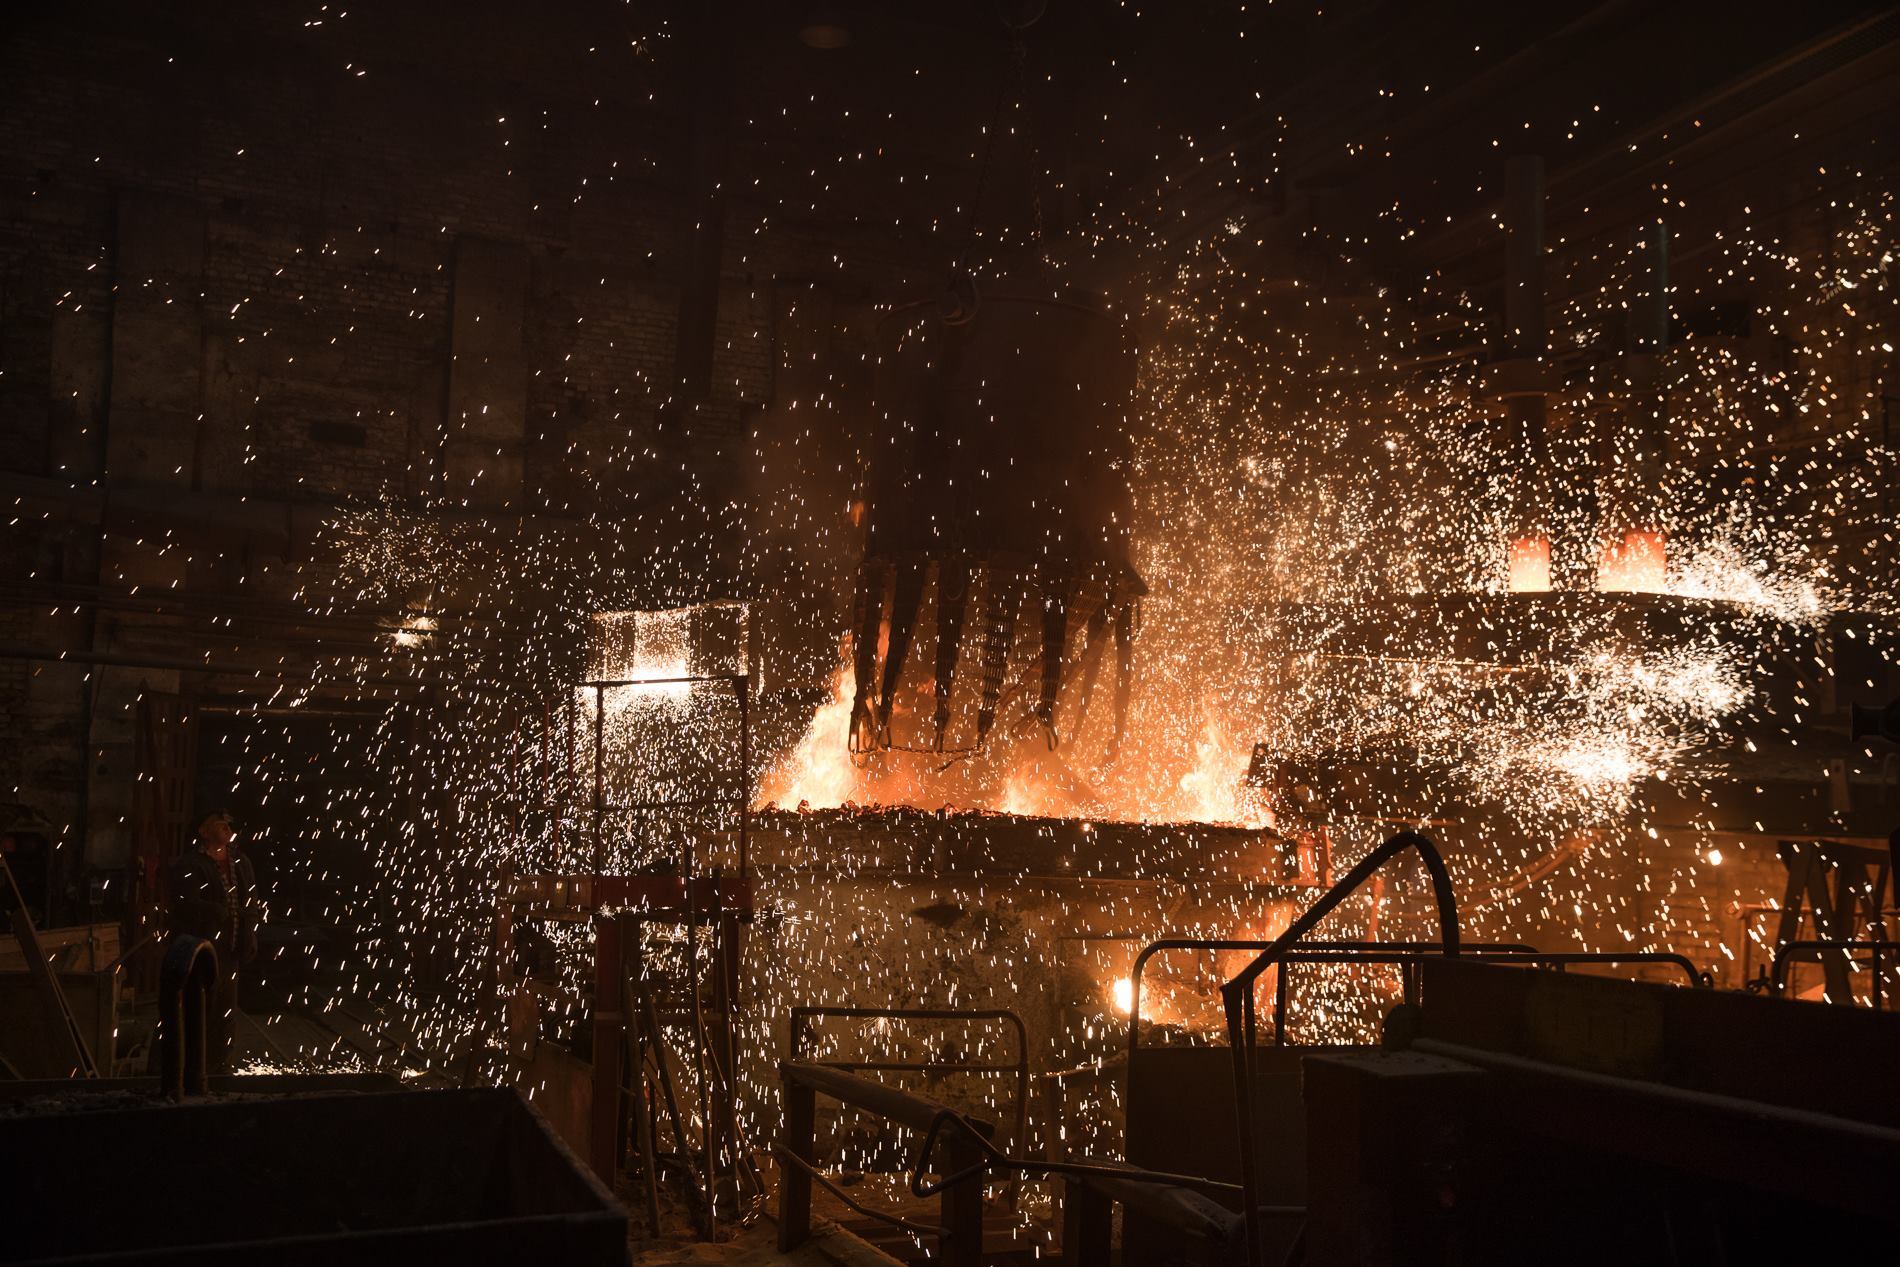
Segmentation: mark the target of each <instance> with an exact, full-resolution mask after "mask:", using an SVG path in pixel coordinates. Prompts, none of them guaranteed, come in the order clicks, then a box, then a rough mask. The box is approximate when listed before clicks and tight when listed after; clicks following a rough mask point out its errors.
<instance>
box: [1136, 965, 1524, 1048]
mask: <svg viewBox="0 0 1900 1267" xmlns="http://www.w3.org/2000/svg"><path fill="white" fill-rule="evenodd" d="M1272 945H1273V943H1272V942H1270V941H1260V940H1254V939H1242V940H1233V939H1229V938H1223V937H1163V938H1161V939H1160V940H1159V941H1152V942H1149V943H1148V944H1147V945H1146V946H1143V947H1142V948H1141V951H1140V953H1139V954H1137V955H1136V956H1135V965H1134V967H1133V968H1131V969H1130V970H1129V973H1128V987H1129V990H1128V1050H1129V1051H1135V1050H1136V1049H1137V1048H1139V1046H1140V1034H1141V975H1142V972H1143V971H1144V970H1145V969H1146V968H1147V966H1148V960H1150V959H1152V958H1153V957H1154V956H1155V955H1157V954H1160V953H1162V952H1164V951H1169V950H1266V949H1268V948H1270V947H1271V946H1272ZM1438 947H1439V943H1438V942H1421V941H1309V942H1305V943H1303V944H1302V945H1301V946H1300V949H1299V951H1298V952H1296V953H1295V954H1290V955H1289V958H1291V959H1295V960H1296V961H1305V960H1308V959H1310V960H1312V961H1314V962H1318V961H1319V960H1320V959H1321V957H1322V955H1327V956H1331V955H1338V956H1339V957H1340V958H1341V959H1342V960H1343V961H1344V962H1348V963H1351V962H1358V961H1357V960H1355V959H1354V958H1353V957H1352V955H1351V953H1350V952H1356V951H1408V950H1409V951H1420V952H1422V951H1427V950H1433V949H1437V948H1438ZM1465 949H1466V950H1467V951H1479V952H1491V951H1503V950H1508V951H1529V952H1535V951H1536V950H1537V947H1535V946H1530V945H1526V944H1525V943H1523V942H1518V941H1474V942H1466V943H1465ZM1380 962H1386V961H1383V960H1382V961H1380ZM1391 962H1399V960H1393V961H1391Z"/></svg>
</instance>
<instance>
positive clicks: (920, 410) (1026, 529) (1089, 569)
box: [852, 295, 1142, 750]
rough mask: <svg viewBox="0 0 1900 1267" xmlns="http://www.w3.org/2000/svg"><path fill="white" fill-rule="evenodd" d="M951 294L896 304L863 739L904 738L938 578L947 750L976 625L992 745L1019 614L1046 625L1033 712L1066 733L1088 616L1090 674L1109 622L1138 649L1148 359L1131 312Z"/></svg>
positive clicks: (858, 628)
mask: <svg viewBox="0 0 1900 1267" xmlns="http://www.w3.org/2000/svg"><path fill="white" fill-rule="evenodd" d="M946 307H947V306H946V305H942V304H937V303H929V304H916V305H911V306H908V307H902V308H898V309H895V310H893V311H892V312H891V313H890V314H889V315H888V316H887V318H886V319H885V323H884V327H883V337H882V338H881V340H880V343H881V345H882V349H883V351H882V355H881V358H880V361H879V364H878V367H877V392H876V414H875V416H876V419H877V430H876V433H875V435H874V438H873V443H872V445H871V448H870V451H869V453H868V454H867V458H868V471H867V487H866V511H865V534H866V541H865V556H864V566H863V570H862V572H861V573H860V577H859V582H858V596H857V619H856V622H855V624H854V638H855V639H856V653H855V666H856V670H857V693H856V707H855V708H854V710H853V729H852V742H853V746H854V747H855V748H858V749H860V750H862V749H866V748H879V747H889V746H890V745H891V736H890V733H889V724H890V709H891V702H892V696H893V694H894V692H895V689H896V685H897V680H898V677H899V675H900V673H901V672H902V669H903V664H904V660H905V657H906V655H907V654H908V652H909V649H910V642H911V636H912V634H913V632H914V631H915V629H916V626H917V618H918V614H919V606H920V604H921V602H922V600H923V597H924V594H925V592H926V589H927V588H928V587H929V586H928V582H930V581H932V580H934V581H935V593H936V596H937V604H938V606H937V627H938V631H939V637H938V646H937V656H936V664H935V671H934V673H935V692H936V718H935V739H934V742H935V746H936V747H937V748H938V749H939V750H941V749H942V746H943V741H944V740H943V734H944V729H945V726H946V723H947V718H948V715H949V707H950V695H951V691H952V689H953V685H954V682H955V680H956V678H957V661H958V645H959V642H960V641H961V638H962V636H963V634H964V632H965V630H966V628H967V629H969V630H970V631H971V632H973V633H976V634H977V636H978V638H979V640H980V645H981V650H982V661H983V662H982V665H981V674H982V679H983V692H984V695H983V705H984V706H983V708H982V710H981V713H980V716H979V723H978V741H979V742H981V740H982V739H983V738H984V737H985V736H987V734H988V731H989V728H990V726H991V725H992V724H993V722H994V720H995V713H996V704H997V698H996V697H997V694H998V693H999V691H1000V688H1001V683H1002V678H1003V675H1004V672H1005V670H1006V667H1007V657H1008V653H1009V647H1010V644H1011V642H1012V641H1013V640H1014V632H1015V627H1016V621H1017V619H1018V615H1019V613H1027V615H1028V618H1030V619H1034V620H1037V621H1039V622H1040V627H1041V631H1042V661H1043V664H1042V668H1043V672H1042V678H1041V685H1040V690H1039V692H1038V696H1037V701H1036V704H1035V711H1036V715H1037V717H1038V718H1039V720H1041V722H1042V723H1043V725H1044V726H1045V727H1047V728H1048V730H1049V732H1050V735H1051V738H1052V740H1053V737H1054V733H1055V707H1056V700H1057V696H1058V694H1059V692H1060V689H1061V685H1062V682H1063V679H1064V672H1065V665H1064V663H1063V661H1064V648H1065V646H1066V645H1067V642H1068V638H1069V632H1070V630H1072V629H1083V630H1085V634H1084V637H1083V638H1082V640H1081V646H1080V648H1079V649H1078V654H1079V656H1080V658H1081V660H1082V661H1084V662H1085V663H1086V664H1087V665H1088V666H1089V667H1088V668H1087V670H1086V672H1087V677H1088V683H1089V685H1090V686H1091V687H1092V685H1093V681H1094V677H1095V673H1094V668H1093V664H1094V660H1093V656H1099V655H1100V653H1101V647H1102V646H1103V645H1105V642H1106V637H1105V635H1106V631H1107V629H1109V628H1110V627H1113V628H1114V629H1115V630H1116V631H1117V633H1118V635H1119V641H1120V642H1121V643H1122V649H1123V656H1122V658H1123V659H1125V658H1126V643H1127V640H1128V638H1129V637H1130V636H1132V627H1133V617H1134V602H1135V599H1136V597H1137V596H1138V595H1139V593H1140V592H1141V589H1142V586H1141V582H1140V579H1139V578H1138V577H1137V576H1136V574H1135V570H1134V566H1133V563H1132V560H1131V557H1130V551H1129V535H1128V534H1129V524H1130V520H1131V518H1132V496H1131V493H1130V490H1129V486H1128V458H1129V440H1128V426H1127V421H1128V420H1127V413H1128V410H1129V408H1130V400H1131V397H1132V394H1133V390H1134V379H1135V357H1134V351H1133V348H1132V345H1131V344H1130V342H1129V340H1128V338H1127V334H1126V332H1125V330H1124V329H1123V327H1122V326H1121V324H1120V323H1119V322H1118V321H1116V320H1114V319H1113V318H1111V317H1109V316H1107V315H1105V314H1103V313H1101V312H1098V311H1096V310H1093V309H1091V308H1087V307H1084V306H1081V305H1078V304H1073V303H1068V302H1065V301H1062V300H1057V299H1042V298H1029V297H1022V296H1010V295H1000V296H999V295H985V296H983V298H982V300H981V302H980V304H977V305H976V306H975V307H974V309H973V311H963V310H954V311H949V312H947V311H946ZM979 582H980V584H979ZM978 589H980V590H981V593H982V602H981V604H980V607H981V610H980V611H977V610H973V608H974V607H975V606H977V605H976V604H975V603H974V601H973V595H974V594H975V593H976V592H977V591H978ZM978 620H980V621H981V624H980V625H979V624H977V623H976V622H977V621H978ZM887 626H888V629H887V628H886V627H887ZM881 634H882V635H884V636H882V637H880V635H881ZM880 642H882V643H884V644H885V650H884V652H883V654H882V656H881V657H880V655H879V643H880ZM1091 652H1092V653H1093V656H1092V655H1091ZM880 659H881V660H882V670H883V671H882V673H881V674H879V673H878V672H877V670H878V668H879V663H878V662H879V660H880ZM966 676H967V675H966ZM1124 677H1125V674H1124ZM1083 707H1086V703H1084V704H1083Z"/></svg>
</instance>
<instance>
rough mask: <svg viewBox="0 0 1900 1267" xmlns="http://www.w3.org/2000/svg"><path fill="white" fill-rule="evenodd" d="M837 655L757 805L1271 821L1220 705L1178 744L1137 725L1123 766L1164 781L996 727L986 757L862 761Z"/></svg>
mask: <svg viewBox="0 0 1900 1267" xmlns="http://www.w3.org/2000/svg"><path fill="white" fill-rule="evenodd" d="M847 650H848V648H847ZM840 659H841V663H840V664H839V666H838V668H837V670H836V671H835V672H834V673H833V674H832V678H831V694H830V698H828V699H827V700H826V701H825V702H824V703H823V704H822V705H820V706H819V708H818V711H817V712H816V713H815V714H814V715H813V716H812V720H811V723H810V724H809V725H808V726H807V727H806V730H805V734H804V736H803V738H801V739H800V741H799V742H798V744H797V745H796V746H794V747H793V748H792V749H791V750H790V751H788V752H786V753H785V754H784V755H783V756H782V757H781V758H780V759H779V760H777V761H775V762H774V763H773V764H772V765H771V766H769V767H768V768H767V769H766V771H765V776H764V778H763V779H762V781H761V784H760V789H759V796H758V799H757V804H758V806H759V807H761V808H764V807H767V806H777V807H779V808H782V809H836V808H840V807H843V806H867V807H868V806H893V805H909V806H913V807H915V808H918V809H929V810H939V809H946V808H949V809H959V810H991V811H1000V812H1002V813H1005V814H1021V815H1026V816H1042V817H1050V818H1096V819H1108V820H1112V821H1119V822H1149V823H1177V822H1202V823H1226V824H1231V825H1235V826H1241V827H1248V828H1254V829H1262V828H1270V827H1272V826H1273V816H1272V814H1271V813H1270V812H1269V811H1268V808H1267V806H1266V803H1265V801H1264V800H1263V798H1262V797H1261V796H1260V795H1259V793H1258V791H1257V790H1256V789H1253V788H1249V787H1248V786H1247V785H1246V778H1247V766H1248V763H1249V762H1250V760H1251V759H1252V755H1253V751H1252V748H1251V746H1250V745H1249V744H1247V743H1246V742H1245V741H1244V740H1242V739H1241V738H1239V737H1238V728H1237V727H1235V726H1233V725H1230V724H1223V723H1221V722H1220V721H1219V720H1218V719H1217V718H1216V716H1215V714H1214V711H1213V710H1212V709H1211V708H1208V707H1205V706H1203V707H1202V708H1201V710H1200V711H1201V713H1202V716H1201V724H1200V728H1199V732H1198V734H1197V733H1194V732H1192V731H1189V732H1188V733H1187V734H1185V735H1182V736H1180V737H1179V741H1178V743H1172V744H1171V743H1169V742H1168V740H1167V739H1166V737H1163V736H1150V735H1147V734H1145V733H1143V732H1140V731H1137V732H1135V733H1133V734H1131V736H1130V740H1129V743H1128V744H1127V745H1126V746H1125V747H1124V749H1123V754H1122V760H1123V763H1124V765H1129V766H1135V767H1139V768H1143V769H1147V768H1149V767H1154V768H1158V769H1161V770H1164V771H1165V776H1166V777H1165V778H1164V779H1162V780H1161V781H1159V783H1158V785H1155V786H1143V785H1140V784H1137V783H1134V782H1133V781H1130V780H1125V779H1117V778H1116V777H1115V773H1116V771H1115V769H1114V768H1113V767H1102V766H1097V765H1094V764H1093V763H1089V764H1086V765H1084V766H1083V768H1080V769H1078V764H1079V763H1080V759H1079V758H1076V757H1075V756H1074V755H1073V749H1071V748H1068V747H1065V748H1063V749H1062V750H1060V751H1051V750H1050V749H1049V748H1048V747H1047V745H1046V744H1045V743H1044V741H1043V737H1042V734H1041V732H1040V731H1034V732H1023V733H1013V734H1003V733H999V734H998V735H996V736H994V737H992V739H991V742H990V745H989V746H988V748H987V749H986V750H985V752H984V753H983V754H981V755H980V756H979V757H978V758H976V759H972V760H965V761H952V762H946V761H945V760H944V759H943V758H942V757H939V756H935V755H934V754H914V753H904V752H878V753H866V754H860V755H858V756H856V757H854V756H853V755H852V754H851V752H850V745H849V735H850V728H851V702H852V677H851V666H850V664H849V663H848V662H846V661H845V657H844V656H843V655H842V654H841V656H840ZM908 707H909V704H908V702H907V701H904V700H900V703H899V707H898V708H897V709H895V710H894V711H893V716H894V717H901V716H903V715H904V714H905V712H906V709H907V708H908ZM1103 711H1106V710H1105V709H1104V710H1103ZM1104 724H1105V723H1104ZM1156 750H1159V751H1160V752H1161V753H1162V754H1163V755H1162V757H1161V758H1160V759H1157V757H1156V756H1155V755H1153V754H1154V753H1155V752H1156Z"/></svg>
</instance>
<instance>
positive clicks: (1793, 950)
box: [1769, 938, 1900, 1012]
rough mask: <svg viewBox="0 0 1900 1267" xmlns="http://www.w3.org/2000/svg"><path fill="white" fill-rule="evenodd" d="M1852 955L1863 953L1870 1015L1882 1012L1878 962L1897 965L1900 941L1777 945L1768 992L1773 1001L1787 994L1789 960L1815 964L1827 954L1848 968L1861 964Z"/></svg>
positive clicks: (1882, 994) (1882, 1003) (1814, 941)
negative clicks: (1870, 994)
mask: <svg viewBox="0 0 1900 1267" xmlns="http://www.w3.org/2000/svg"><path fill="white" fill-rule="evenodd" d="M1856 951H1865V952H1867V958H1866V960H1865V962H1866V964H1867V969H1868V972H1869V974H1870V975H1871V976H1872V979H1873V980H1872V990H1873V1007H1874V1011H1876V1012H1880V1011H1885V1010H1886V996H1885V992H1884V990H1883V989H1882V986H1881V971H1880V967H1881V960H1882V959H1884V958H1886V957H1888V956H1892V958H1893V960H1894V962H1895V963H1900V941H1886V940H1884V939H1878V938H1876V939H1871V940H1868V941H1826V940H1813V941H1789V942H1783V943H1782V944H1781V945H1779V946H1777V947H1775V961H1774V967H1773V968H1772V969H1771V972H1770V976H1769V987H1770V992H1771V993H1772V994H1774V995H1775V996H1776V997H1780V996H1781V995H1783V994H1785V993H1786V992H1787V989H1788V969H1789V968H1790V967H1791V966H1792V961H1793V960H1796V959H1814V960H1817V961H1818V960H1820V959H1823V958H1825V957H1826V956H1827V955H1828V954H1829V953H1831V952H1839V954H1840V955H1841V957H1842V958H1843V959H1845V960H1847V962H1848V964H1849V965H1850V966H1851V965H1853V964H1858V963H1861V962H1863V961H1862V960H1860V959H1856V958H1855V957H1854V954H1855V952H1856ZM1845 1001H1846V1002H1848V1003H1852V1002H1853V999H1852V998H1849V999H1847V1000H1845Z"/></svg>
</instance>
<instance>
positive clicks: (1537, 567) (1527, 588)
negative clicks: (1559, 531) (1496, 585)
mask: <svg viewBox="0 0 1900 1267" xmlns="http://www.w3.org/2000/svg"><path fill="white" fill-rule="evenodd" d="M1510 568H1511V571H1510V587H1511V593H1513V594H1542V593H1545V592H1547V591H1548V590H1549V589H1550V538H1549V537H1544V536H1535V537H1519V538H1518V539H1517V540H1515V541H1513V542H1511V563H1510Z"/></svg>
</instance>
